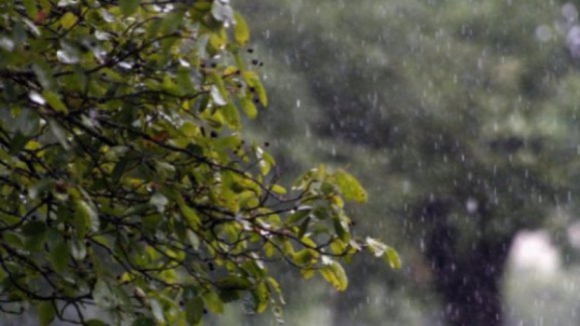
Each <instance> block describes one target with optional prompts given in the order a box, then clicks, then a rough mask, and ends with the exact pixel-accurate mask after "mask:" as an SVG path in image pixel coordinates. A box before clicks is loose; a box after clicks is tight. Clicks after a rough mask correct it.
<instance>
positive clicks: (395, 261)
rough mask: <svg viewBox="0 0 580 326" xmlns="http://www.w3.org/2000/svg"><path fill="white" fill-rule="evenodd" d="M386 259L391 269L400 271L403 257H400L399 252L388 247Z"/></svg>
mask: <svg viewBox="0 0 580 326" xmlns="http://www.w3.org/2000/svg"><path fill="white" fill-rule="evenodd" d="M385 258H386V260H387V262H388V263H389V265H391V268H396V269H399V268H401V265H402V263H401V257H399V254H398V253H397V251H396V250H395V249H393V248H391V247H387V250H386V253H385Z"/></svg>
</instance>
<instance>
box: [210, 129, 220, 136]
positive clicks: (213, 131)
mask: <svg viewBox="0 0 580 326" xmlns="http://www.w3.org/2000/svg"><path fill="white" fill-rule="evenodd" d="M209 136H210V137H211V138H216V137H217V136H218V133H217V132H216V131H215V130H212V131H211V132H210V133H209Z"/></svg>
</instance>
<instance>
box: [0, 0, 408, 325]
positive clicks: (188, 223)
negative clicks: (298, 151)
mask: <svg viewBox="0 0 580 326" xmlns="http://www.w3.org/2000/svg"><path fill="white" fill-rule="evenodd" d="M0 13H1V14H0V17H1V19H0V95H1V96H0V192H1V195H0V309H2V310H3V311H5V312H13V313H21V312H22V311H24V310H25V309H27V308H28V307H29V306H32V307H33V308H34V309H36V311H37V313H38V315H39V320H40V324H42V325H48V324H50V323H51V322H52V321H53V320H55V319H60V320H68V321H71V322H76V323H85V324H88V325H102V324H103V321H99V320H90V321H89V320H86V318H85V317H84V314H83V312H84V307H86V306H91V305H96V306H98V307H100V308H102V309H104V310H106V311H107V312H108V314H107V315H110V318H111V319H110V320H109V321H113V322H114V321H121V320H124V321H132V322H134V324H136V325H148V324H152V323H160V324H171V325H185V324H192V325H196V324H199V323H201V321H202V317H203V314H204V312H205V311H209V312H212V313H220V312H222V311H223V304H224V303H227V302H231V301H234V300H238V299H243V302H244V307H246V308H247V309H248V311H250V312H262V311H264V310H265V309H266V308H267V307H268V306H269V305H270V306H272V307H273V308H274V311H275V312H277V313H278V311H279V305H280V304H281V303H283V299H282V296H281V295H279V294H280V287H279V285H278V283H277V281H276V280H275V278H273V277H272V276H271V275H270V274H269V273H268V270H267V264H268V263H269V262H271V261H287V262H289V263H290V264H292V265H294V266H295V267H297V268H298V269H300V270H301V271H302V274H303V275H304V276H305V277H310V276H312V275H314V274H316V273H319V274H320V275H322V276H323V278H324V279H326V280H327V281H328V282H330V283H331V284H332V285H334V287H335V288H336V289H338V290H344V289H345V288H346V286H347V278H346V276H345V273H344V270H343V268H342V266H341V264H340V261H342V260H344V259H347V260H348V259H349V258H350V257H351V256H352V255H353V254H355V253H356V252H358V251H360V250H362V249H365V248H366V249H369V250H370V252H371V253H372V254H374V255H375V256H377V257H384V258H385V259H386V260H387V261H388V262H390V264H391V265H392V266H394V267H397V266H398V265H400V262H399V259H398V256H397V255H396V252H394V251H393V250H392V249H391V248H390V247H388V246H386V245H384V244H382V243H381V242H378V241H376V240H374V239H372V238H366V239H359V238H355V237H352V236H351V232H350V228H351V226H352V225H351V221H350V219H349V217H347V215H346V214H345V211H344V208H343V206H344V202H343V200H350V201H355V202H364V201H366V199H367V194H366V192H365V190H364V189H363V188H362V187H361V185H360V184H359V183H358V181H357V180H356V179H355V178H354V177H353V176H352V175H350V174H349V173H348V172H346V171H345V170H342V169H338V170H329V169H327V168H326V167H324V166H320V167H318V168H316V169H313V170H310V171H309V172H307V173H305V174H303V175H302V176H301V177H300V178H299V179H298V180H297V181H296V182H295V183H294V186H293V187H292V189H286V188H285V187H283V186H281V185H279V184H277V183H276V181H277V180H278V179H279V176H278V173H277V171H276V170H275V168H274V164H275V162H274V159H273V158H272V157H271V156H270V155H269V154H268V153H267V152H266V151H265V148H264V147H266V146H267V144H265V145H264V146H262V145H260V144H258V143H255V142H254V143H251V142H245V141H244V139H243V137H242V133H241V126H242V121H243V120H244V119H245V118H243V115H242V114H240V112H243V113H244V114H245V115H246V116H247V117H248V118H255V117H256V115H257V113H258V111H259V109H261V108H263V107H265V106H266V105H267V102H268V98H267V96H266V92H265V90H264V87H263V86H262V83H261V81H260V78H259V75H258V73H257V72H256V68H257V67H259V62H256V60H251V61H250V62H249V63H248V62H247V61H248V60H247V58H246V56H245V55H244V53H245V52H246V50H247V48H246V46H247V43H248V41H249V31H248V27H247V25H246V22H245V21H244V18H243V17H242V16H241V15H240V14H239V13H237V12H235V11H234V10H233V9H232V7H231V6H230V5H229V3H228V2H227V1H224V0H220V1H218V0H215V1H209V0H207V1H204V0H199V1H139V0H119V1H108V0H107V1H105V0H103V1H97V0H84V1H75V0H60V1H53V0H40V1H33V0H22V1H3V2H2V3H1V4H0ZM250 51H251V50H250ZM71 312H72V313H71ZM107 318H109V317H107Z"/></svg>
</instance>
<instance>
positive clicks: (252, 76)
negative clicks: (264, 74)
mask: <svg viewBox="0 0 580 326" xmlns="http://www.w3.org/2000/svg"><path fill="white" fill-rule="evenodd" d="M243 77H244V80H245V81H246V83H247V84H248V86H250V87H251V88H252V89H253V90H254V92H255V93H256V95H257V96H258V99H259V100H260V103H261V104H262V105H263V106H267V105H268V96H267V95H266V89H265V88H264V86H263V85H262V82H261V81H260V78H259V77H258V75H257V74H256V73H255V72H254V71H244V72H243Z"/></svg>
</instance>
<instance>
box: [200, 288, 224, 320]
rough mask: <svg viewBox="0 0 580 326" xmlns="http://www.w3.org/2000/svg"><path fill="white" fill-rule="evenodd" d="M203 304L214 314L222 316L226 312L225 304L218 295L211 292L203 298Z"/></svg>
mask: <svg viewBox="0 0 580 326" xmlns="http://www.w3.org/2000/svg"><path fill="white" fill-rule="evenodd" d="M203 302H204V303H205V307H206V308H207V310H209V311H211V312H212V313H214V314H221V313H223V312H224V303H223V301H222V300H221V299H220V297H219V296H218V295H217V293H215V292H213V291H210V292H208V293H206V294H205V295H204V296H203Z"/></svg>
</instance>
